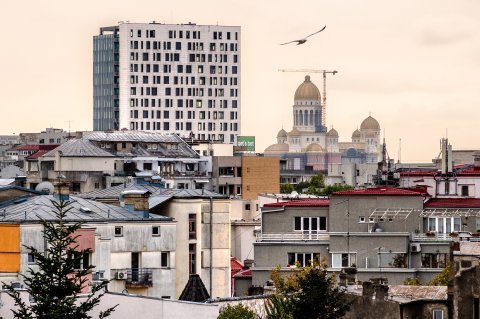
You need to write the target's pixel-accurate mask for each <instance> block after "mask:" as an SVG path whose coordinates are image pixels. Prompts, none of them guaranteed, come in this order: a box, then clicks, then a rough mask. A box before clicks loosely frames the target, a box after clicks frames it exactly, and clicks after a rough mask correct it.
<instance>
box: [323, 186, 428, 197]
mask: <svg viewBox="0 0 480 319" xmlns="http://www.w3.org/2000/svg"><path fill="white" fill-rule="evenodd" d="M332 195H349V196H421V195H422V194H421V193H419V192H418V191H411V190H407V189H403V188H395V187H373V188H364V189H352V190H348V191H340V192H335V193H333V194H332Z"/></svg>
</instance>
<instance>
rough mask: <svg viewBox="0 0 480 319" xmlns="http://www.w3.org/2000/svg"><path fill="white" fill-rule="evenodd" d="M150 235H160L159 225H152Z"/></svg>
mask: <svg viewBox="0 0 480 319" xmlns="http://www.w3.org/2000/svg"><path fill="white" fill-rule="evenodd" d="M152 236H160V226H152Z"/></svg>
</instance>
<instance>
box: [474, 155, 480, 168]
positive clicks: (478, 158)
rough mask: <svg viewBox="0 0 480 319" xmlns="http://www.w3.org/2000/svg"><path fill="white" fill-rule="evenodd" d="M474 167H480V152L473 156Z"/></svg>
mask: <svg viewBox="0 0 480 319" xmlns="http://www.w3.org/2000/svg"><path fill="white" fill-rule="evenodd" d="M473 166H475V167H480V152H475V154H473Z"/></svg>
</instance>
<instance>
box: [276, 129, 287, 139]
mask: <svg viewBox="0 0 480 319" xmlns="http://www.w3.org/2000/svg"><path fill="white" fill-rule="evenodd" d="M277 137H287V131H285V130H284V129H283V128H282V129H281V130H280V131H278V134H277Z"/></svg>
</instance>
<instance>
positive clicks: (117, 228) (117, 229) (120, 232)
mask: <svg viewBox="0 0 480 319" xmlns="http://www.w3.org/2000/svg"><path fill="white" fill-rule="evenodd" d="M122 236H123V227H122V226H115V237H122Z"/></svg>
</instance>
